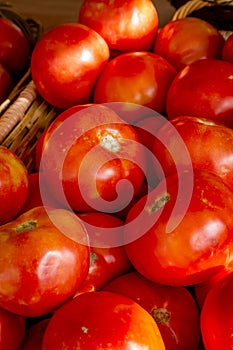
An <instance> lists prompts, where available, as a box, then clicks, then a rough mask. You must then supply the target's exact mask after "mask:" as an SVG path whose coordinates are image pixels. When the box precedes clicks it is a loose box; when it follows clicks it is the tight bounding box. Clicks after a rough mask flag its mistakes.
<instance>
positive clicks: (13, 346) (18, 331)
mask: <svg viewBox="0 0 233 350" xmlns="http://www.w3.org/2000/svg"><path fill="white" fill-rule="evenodd" d="M25 321H26V320H25V317H23V316H20V315H15V314H13V313H11V312H9V311H7V310H4V309H2V308H0V349H1V350H4V349H7V350H18V349H19V347H20V345H21V343H22V341H23V339H24V335H25Z"/></svg>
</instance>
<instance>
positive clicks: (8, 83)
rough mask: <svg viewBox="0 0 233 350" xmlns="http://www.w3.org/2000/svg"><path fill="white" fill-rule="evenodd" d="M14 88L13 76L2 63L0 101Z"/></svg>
mask: <svg viewBox="0 0 233 350" xmlns="http://www.w3.org/2000/svg"><path fill="white" fill-rule="evenodd" d="M11 88H12V78H11V76H10V74H9V73H8V71H7V70H6V69H5V68H4V67H3V65H2V64H1V63H0V103H2V102H4V101H5V99H6V98H7V96H8V94H9V93H10V90H11Z"/></svg>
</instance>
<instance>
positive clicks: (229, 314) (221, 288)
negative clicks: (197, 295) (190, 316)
mask: <svg viewBox="0 0 233 350" xmlns="http://www.w3.org/2000/svg"><path fill="white" fill-rule="evenodd" d="M232 293H233V273H231V274H229V275H227V276H225V277H224V278H222V279H220V280H219V281H218V282H217V284H216V285H215V286H214V287H213V288H212V289H211V290H210V291H209V293H208V294H207V296H206V299H205V302H204V305H203V307H202V310H201V317H200V325H201V333H202V338H203V343H204V346H205V349H206V350H219V349H232V348H233V338H232V327H233V298H232Z"/></svg>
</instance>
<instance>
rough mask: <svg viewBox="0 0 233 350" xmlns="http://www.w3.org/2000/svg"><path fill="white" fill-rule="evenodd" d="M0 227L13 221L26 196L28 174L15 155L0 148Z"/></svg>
mask: <svg viewBox="0 0 233 350" xmlns="http://www.w3.org/2000/svg"><path fill="white" fill-rule="evenodd" d="M0 169H1V170H0V225H3V224H5V223H7V222H8V221H10V220H11V219H13V218H14V217H15V216H16V215H17V214H18V213H19V212H20V210H21V209H22V207H23V205H24V203H25V201H26V199H27V196H28V186H29V185H28V172H27V169H26V167H25V165H24V164H23V163H22V162H21V160H20V159H19V158H18V157H17V156H16V154H15V153H14V152H12V151H10V150H8V149H7V148H5V147H3V146H0Z"/></svg>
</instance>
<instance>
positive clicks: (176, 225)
mask: <svg viewBox="0 0 233 350" xmlns="http://www.w3.org/2000/svg"><path fill="white" fill-rule="evenodd" d="M190 173H191V171H190V172H183V173H179V174H178V175H177V174H171V175H169V176H167V177H166V178H165V179H164V180H162V181H161V182H160V183H159V185H158V186H157V187H155V189H154V190H152V191H151V192H150V193H149V194H148V196H147V197H144V198H143V197H142V198H141V199H140V200H139V201H138V202H137V203H136V204H135V205H134V207H133V208H132V209H131V210H130V212H129V214H128V216H127V219H126V225H125V242H126V246H125V249H126V253H127V255H128V257H129V259H130V261H131V262H132V264H133V265H134V267H135V269H136V270H137V271H138V272H140V273H141V274H142V275H144V276H145V277H147V278H148V279H151V280H153V281H155V282H157V283H162V284H166V285H174V286H187V285H193V284H197V283H200V282H203V281H205V280H207V279H208V278H210V277H211V276H212V275H213V274H214V273H217V272H218V271H220V270H221V268H222V267H223V266H227V265H228V264H230V263H231V250H232V243H233V236H232V230H233V217H232V214H231V213H232V205H233V192H232V191H231V190H230V189H229V187H228V186H226V185H225V184H224V182H223V181H222V180H221V179H220V178H219V177H218V176H216V175H214V174H212V173H210V172H207V171H201V170H196V169H195V170H194V171H193V177H192V176H191V174H190ZM192 182H193V183H192ZM145 257H146V258H145Z"/></svg>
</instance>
